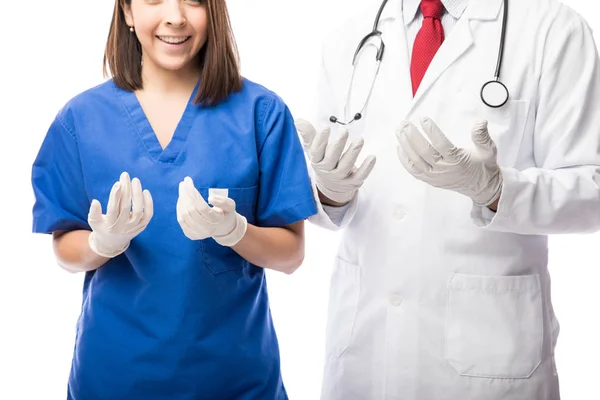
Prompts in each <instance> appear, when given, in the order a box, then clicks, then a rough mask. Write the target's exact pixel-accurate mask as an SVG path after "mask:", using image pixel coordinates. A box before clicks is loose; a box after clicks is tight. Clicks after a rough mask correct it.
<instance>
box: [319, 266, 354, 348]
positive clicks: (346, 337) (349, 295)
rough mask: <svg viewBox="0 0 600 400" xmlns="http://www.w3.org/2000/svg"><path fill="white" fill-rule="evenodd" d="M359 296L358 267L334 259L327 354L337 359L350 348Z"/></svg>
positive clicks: (330, 290)
mask: <svg viewBox="0 0 600 400" xmlns="http://www.w3.org/2000/svg"><path fill="white" fill-rule="evenodd" d="M359 295H360V267H359V266H358V265H354V264H350V263H348V262H346V261H344V260H342V259H341V258H339V257H337V258H336V266H335V268H334V269H333V273H332V276H331V285H330V289H329V309H328V314H329V315H328V319H327V339H326V342H327V349H328V351H327V352H328V353H330V354H332V355H334V356H335V357H339V356H341V355H342V353H344V351H345V350H346V349H347V348H348V346H350V343H351V341H352V335H353V331H354V322H355V320H356V311H357V309H358V299H359Z"/></svg>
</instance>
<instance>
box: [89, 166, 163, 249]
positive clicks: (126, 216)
mask: <svg viewBox="0 0 600 400" xmlns="http://www.w3.org/2000/svg"><path fill="white" fill-rule="evenodd" d="M153 215H154V204H153V202H152V196H151V195H150V192H149V191H148V190H144V191H142V184H141V183H140V180H139V179H138V178H133V180H130V179H129V174H128V173H127V172H123V173H122V174H121V177H120V179H119V181H118V182H116V183H115V184H114V185H113V187H112V190H111V191H110V196H109V199H108V206H107V208H106V215H103V214H102V206H101V205H100V202H99V201H98V200H96V199H94V200H93V201H92V204H91V206H90V211H89V214H88V224H89V225H90V227H91V228H92V233H91V234H90V236H89V239H88V243H89V245H90V248H91V249H92V251H94V252H95V253H96V254H98V255H100V256H102V257H108V258H113V257H116V256H118V255H119V254H121V253H123V252H124V251H125V250H127V248H128V247H129V244H130V242H131V240H132V239H133V238H134V237H136V236H137V235H139V234H140V232H142V231H143V230H144V229H146V226H148V223H149V222H150V220H151V219H152V216H153Z"/></svg>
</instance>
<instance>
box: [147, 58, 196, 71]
mask: <svg viewBox="0 0 600 400" xmlns="http://www.w3.org/2000/svg"><path fill="white" fill-rule="evenodd" d="M193 62H194V60H193V59H191V60H159V61H158V62H157V63H156V65H157V66H158V67H159V68H161V69H164V70H166V71H173V72H175V71H181V70H183V69H187V68H189V67H190V64H191V63H193Z"/></svg>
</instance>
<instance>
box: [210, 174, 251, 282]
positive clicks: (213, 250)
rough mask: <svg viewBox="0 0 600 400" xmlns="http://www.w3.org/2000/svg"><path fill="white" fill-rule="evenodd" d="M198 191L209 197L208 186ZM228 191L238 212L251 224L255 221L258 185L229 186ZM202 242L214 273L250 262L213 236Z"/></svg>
mask: <svg viewBox="0 0 600 400" xmlns="http://www.w3.org/2000/svg"><path fill="white" fill-rule="evenodd" d="M213 190H214V189H213ZM198 191H199V192H200V194H201V195H202V197H204V198H205V199H208V192H209V189H208V188H198ZM227 191H228V197H229V198H231V199H233V201H235V208H236V212H238V213H239V214H241V215H243V216H244V217H246V219H247V220H248V223H249V224H252V223H254V221H255V218H256V215H255V213H256V212H255V209H256V199H257V194H258V186H252V187H247V188H228V189H227ZM200 243H201V246H200V251H201V252H202V260H203V262H204V265H205V267H206V268H207V269H208V270H209V271H210V272H211V273H212V274H214V275H216V274H220V273H223V272H227V271H233V270H237V269H241V268H243V267H244V266H246V265H247V264H248V261H246V260H245V259H243V258H242V257H241V256H240V255H239V254H238V253H236V252H235V251H234V250H232V249H231V247H228V246H221V245H220V244H218V243H217V242H215V240H214V239H213V238H208V239H204V240H201V241H200Z"/></svg>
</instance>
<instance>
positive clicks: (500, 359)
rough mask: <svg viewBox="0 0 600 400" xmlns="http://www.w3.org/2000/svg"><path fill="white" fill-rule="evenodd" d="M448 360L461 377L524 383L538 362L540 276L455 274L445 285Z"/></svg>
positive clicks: (540, 322) (542, 326)
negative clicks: (446, 295) (511, 380)
mask: <svg viewBox="0 0 600 400" xmlns="http://www.w3.org/2000/svg"><path fill="white" fill-rule="evenodd" d="M447 294H448V297H447V305H446V307H447V308H446V360H447V361H448V362H449V363H450V365H451V366H452V367H453V368H454V369H455V370H456V372H457V373H458V374H460V375H462V376H470V377H478V378H501V379H526V378H529V377H530V376H531V375H532V374H533V372H534V371H535V370H536V369H537V367H538V366H539V365H540V363H541V361H542V345H543V336H544V323H543V308H542V292H541V285H540V279H539V276H538V275H522V276H475V275H463V274H454V275H452V276H451V278H450V279H449V282H448V293H447Z"/></svg>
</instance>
